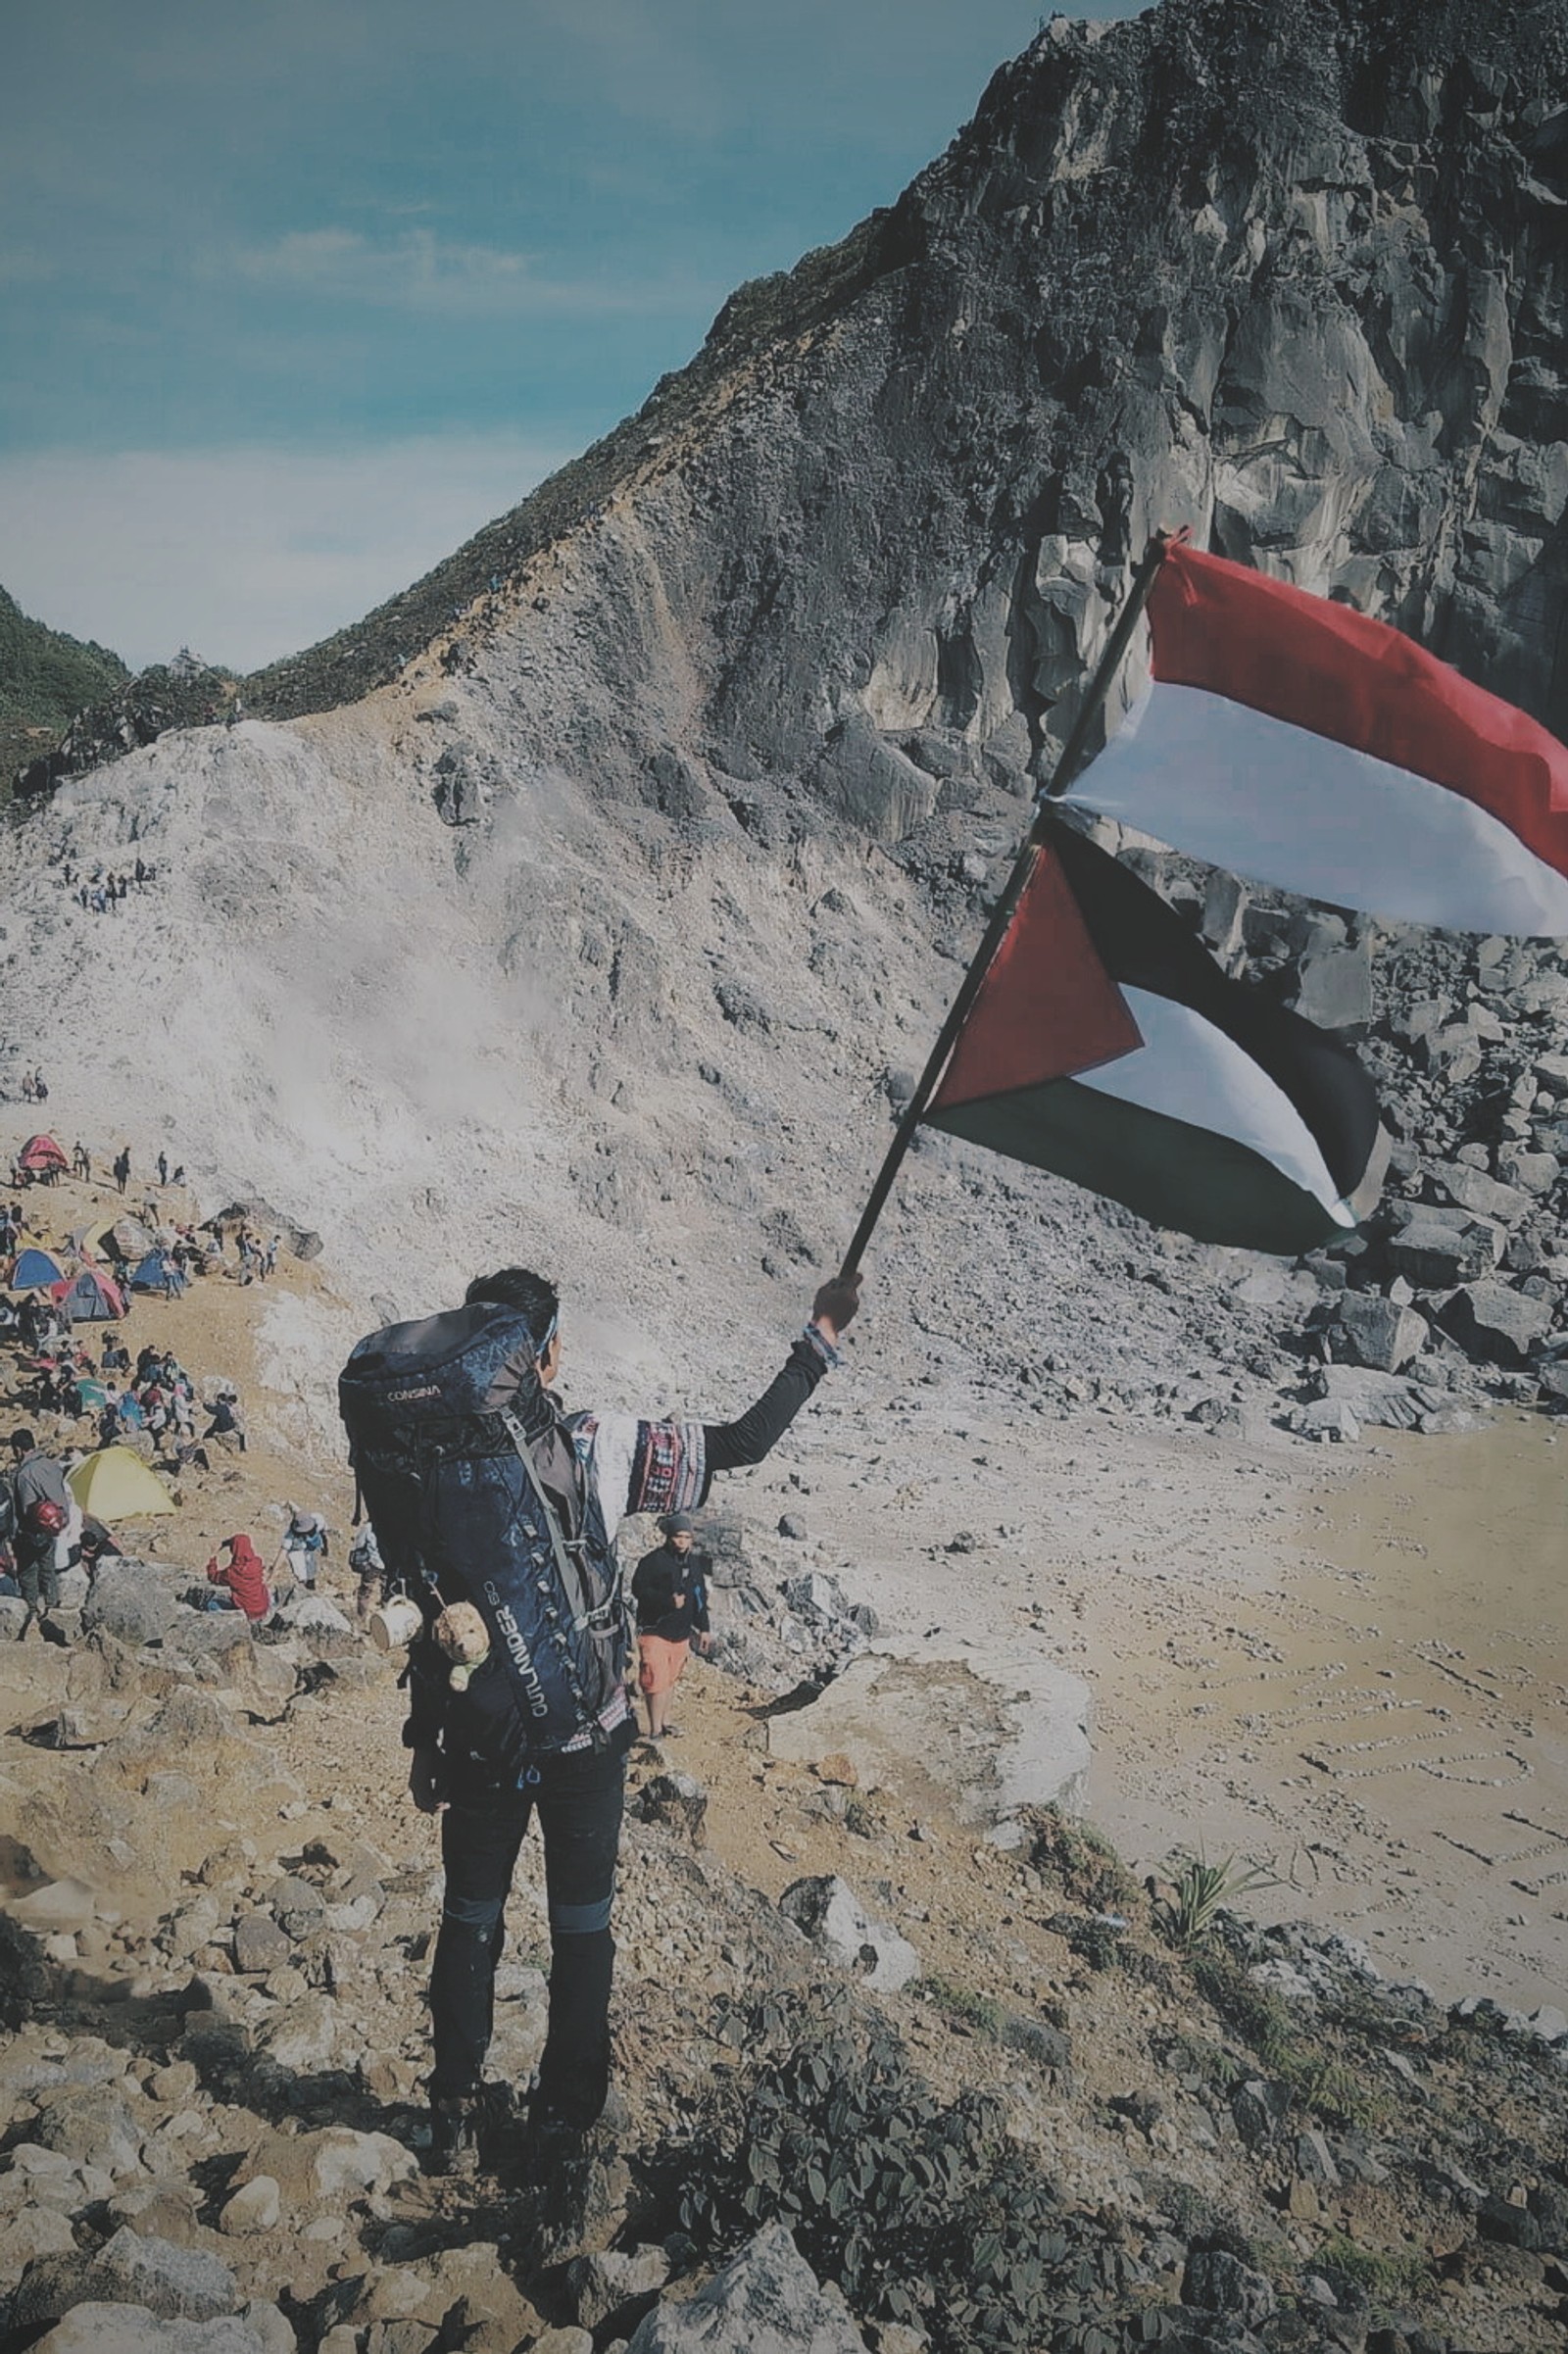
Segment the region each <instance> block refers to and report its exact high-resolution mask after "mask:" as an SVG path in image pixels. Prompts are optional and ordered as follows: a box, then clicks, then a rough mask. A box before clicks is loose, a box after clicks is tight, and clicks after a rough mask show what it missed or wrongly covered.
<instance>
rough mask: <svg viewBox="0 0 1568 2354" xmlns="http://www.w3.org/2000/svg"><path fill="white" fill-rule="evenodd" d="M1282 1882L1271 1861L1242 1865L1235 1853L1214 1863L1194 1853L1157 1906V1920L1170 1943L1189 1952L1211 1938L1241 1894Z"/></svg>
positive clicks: (1180, 1949) (1275, 1886) (1248, 1894)
mask: <svg viewBox="0 0 1568 2354" xmlns="http://www.w3.org/2000/svg"><path fill="white" fill-rule="evenodd" d="M1279 1886H1280V1876H1279V1874H1278V1873H1277V1872H1275V1871H1274V1870H1272V1869H1271V1867H1270V1866H1269V1865H1267V1864H1248V1865H1245V1866H1239V1865H1238V1862H1237V1859H1236V1857H1235V1856H1234V1855H1227V1856H1226V1858H1225V1861H1224V1862H1223V1863H1221V1864H1211V1863H1209V1862H1208V1861H1207V1860H1206V1858H1205V1857H1204V1856H1203V1855H1202V1854H1201V1853H1200V1854H1198V1855H1191V1856H1188V1857H1187V1859H1186V1861H1185V1862H1184V1863H1183V1865H1182V1868H1181V1870H1180V1871H1179V1872H1178V1873H1177V1875H1176V1883H1175V1888H1174V1890H1173V1892H1172V1894H1171V1895H1170V1896H1168V1897H1166V1898H1165V1899H1163V1900H1162V1902H1161V1903H1160V1904H1159V1905H1158V1906H1157V1907H1156V1909H1155V1920H1156V1922H1157V1924H1158V1927H1159V1929H1160V1932H1161V1934H1162V1935H1163V1936H1164V1937H1166V1939H1167V1940H1168V1941H1169V1943H1171V1944H1172V1945H1174V1946H1175V1947H1176V1948H1177V1949H1178V1951H1180V1952H1182V1953H1187V1952H1190V1951H1191V1949H1192V1948H1193V1947H1194V1946H1195V1945H1206V1944H1208V1943H1209V1942H1210V1940H1211V1939H1212V1937H1213V1936H1214V1933H1215V1931H1216V1930H1217V1929H1218V1927H1219V1924H1220V1916H1221V1915H1222V1914H1223V1913H1226V1912H1229V1911H1231V1910H1233V1909H1234V1907H1235V1905H1236V1903H1237V1901H1238V1899H1239V1898H1241V1897H1243V1896H1250V1895H1252V1894H1254V1893H1255V1892H1256V1890H1257V1889H1259V1888H1278V1887H1279Z"/></svg>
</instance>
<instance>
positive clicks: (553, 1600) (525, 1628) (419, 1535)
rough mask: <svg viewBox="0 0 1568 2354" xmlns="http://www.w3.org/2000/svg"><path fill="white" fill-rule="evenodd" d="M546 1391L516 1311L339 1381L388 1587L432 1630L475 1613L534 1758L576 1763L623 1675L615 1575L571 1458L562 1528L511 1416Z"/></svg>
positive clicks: (413, 1340)
mask: <svg viewBox="0 0 1568 2354" xmlns="http://www.w3.org/2000/svg"><path fill="white" fill-rule="evenodd" d="M519 1385H520V1387H521V1389H522V1391H523V1392H524V1394H526V1393H527V1392H528V1391H529V1390H536V1385H537V1375H536V1373H535V1370H534V1353H533V1341H532V1337H531V1335H530V1333H529V1331H528V1327H527V1324H526V1322H525V1321H524V1319H523V1318H522V1317H520V1316H519V1315H517V1313H516V1312H515V1309H512V1308H509V1307H504V1306H501V1305H500V1304H498V1303H496V1302H492V1301H488V1300H484V1301H479V1302H477V1303H476V1304H475V1305H473V1306H471V1307H461V1308H454V1309H452V1310H451V1311H450V1312H449V1313H448V1314H446V1315H441V1316H426V1317H423V1318H421V1319H420V1320H419V1321H418V1322H417V1323H413V1324H392V1325H388V1326H387V1328H386V1330H385V1331H383V1332H376V1333H371V1334H369V1335H368V1338H367V1339H365V1340H363V1341H361V1342H360V1344H359V1346H358V1348H357V1349H355V1350H354V1352H353V1354H352V1356H351V1357H350V1358H349V1361H348V1363H347V1364H346V1365H345V1366H344V1368H343V1371H342V1374H341V1375H340V1376H339V1380H338V1405H339V1410H340V1412H341V1413H342V1416H343V1421H344V1425H345V1427H346V1429H347V1431H348V1435H349V1459H350V1461H351V1463H352V1464H353V1466H354V1471H355V1476H356V1478H357V1479H358V1481H359V1487H360V1496H361V1499H362V1502H363V1505H364V1508H365V1511H366V1513H367V1515H368V1518H369V1520H370V1522H371V1523H372V1525H373V1527H374V1529H375V1533H376V1537H377V1539H378V1540H379V1543H380V1546H381V1558H382V1560H383V1561H384V1562H385V1564H386V1569H387V1575H388V1579H389V1581H390V1582H391V1583H392V1584H393V1585H394V1586H396V1585H403V1586H406V1587H407V1588H408V1590H409V1592H410V1593H411V1594H412V1595H413V1596H414V1598H415V1599H416V1600H417V1601H418V1603H419V1604H420V1607H421V1608H422V1610H423V1611H424V1615H425V1626H426V1640H427V1641H428V1631H429V1628H430V1627H431V1626H432V1625H433V1623H434V1620H435V1618H436V1617H437V1616H438V1615H439V1613H440V1611H441V1609H442V1607H443V1606H444V1605H446V1604H450V1603H453V1602H459V1601H464V1602H471V1603H472V1604H473V1605H474V1606H475V1608H476V1609H477V1610H478V1611H479V1613H480V1615H481V1617H482V1618H483V1619H484V1622H485V1625H486V1627H487V1629H488V1631H489V1635H490V1644H491V1650H492V1653H493V1654H494V1655H495V1657H496V1658H497V1659H498V1660H500V1661H501V1662H502V1664H503V1665H504V1667H505V1669H506V1671H507V1673H508V1675H509V1676H510V1679H511V1684H512V1690H513V1694H514V1697H515V1702H516V1714H517V1718H518V1721H519V1723H520V1726H521V1730H522V1739H523V1742H524V1745H525V1746H526V1748H528V1749H529V1750H531V1751H549V1750H553V1749H561V1748H564V1747H565V1746H566V1744H567V1743H568V1742H569V1741H573V1740H575V1739H576V1738H577V1737H578V1736H580V1735H583V1734H586V1735H587V1736H588V1738H589V1740H590V1741H593V1742H595V1743H597V1742H598V1741H600V1740H601V1739H602V1738H603V1736H602V1735H601V1732H600V1726H599V1718H600V1715H601V1713H602V1712H603V1711H604V1710H605V1708H606V1707H607V1706H608V1704H609V1702H610V1701H611V1700H612V1699H613V1696H614V1693H615V1691H616V1689H617V1687H618V1686H619V1684H620V1681H621V1678H622V1676H623V1674H624V1671H625V1664H626V1650H627V1634H626V1610H625V1603H624V1599H623V1596H622V1594H621V1583H620V1574H619V1570H618V1568H617V1566H616V1563H615V1558H614V1551H613V1546H612V1545H611V1543H610V1541H609V1538H608V1536H607V1534H606V1530H605V1525H604V1518H603V1515H602V1513H601V1511H600V1509H599V1504H598V1500H597V1498H596V1496H594V1493H593V1488H592V1484H591V1482H588V1481H586V1480H585V1479H584V1478H583V1475H582V1473H581V1470H580V1468H578V1467H577V1464H576V1457H575V1454H573V1458H572V1460H573V1467H574V1471H575V1473H576V1477H577V1481H578V1487H579V1496H580V1501H581V1506H582V1509H581V1512H580V1514H579V1515H578V1518H579V1521H580V1526H579V1529H578V1532H577V1534H576V1535H575V1536H572V1535H570V1534H569V1532H568V1531H567V1530H565V1529H564V1528H563V1526H562V1524H561V1520H560V1516H559V1514H558V1513H557V1512H556V1510H555V1508H554V1506H553V1505H552V1504H551V1502H550V1499H549V1497H548V1496H547V1495H546V1493H545V1490H544V1488H543V1486H542V1484H541V1482H540V1479H539V1476H538V1473H537V1471H536V1470H535V1467H534V1462H533V1457H532V1454H531V1453H530V1451H529V1447H528V1441H527V1438H526V1436H525V1434H524V1431H523V1426H522V1423H521V1421H520V1420H519V1419H518V1416H517V1415H516V1413H515V1411H514V1410H513V1409H512V1406H511V1405H510V1404H505V1403H504V1404H501V1405H499V1406H497V1405H495V1404H493V1403H492V1402H491V1401H492V1399H494V1398H502V1399H509V1398H512V1397H513V1396H514V1395H515V1392H516V1391H517V1390H518V1388H519Z"/></svg>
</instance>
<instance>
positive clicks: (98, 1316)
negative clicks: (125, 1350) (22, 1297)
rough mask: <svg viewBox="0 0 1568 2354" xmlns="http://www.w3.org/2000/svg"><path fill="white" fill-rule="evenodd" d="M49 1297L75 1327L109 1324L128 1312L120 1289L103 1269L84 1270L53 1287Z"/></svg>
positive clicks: (50, 1289)
mask: <svg viewBox="0 0 1568 2354" xmlns="http://www.w3.org/2000/svg"><path fill="white" fill-rule="evenodd" d="M49 1297H50V1299H51V1300H59V1302H60V1304H61V1306H62V1307H63V1308H64V1309H65V1311H66V1314H67V1316H68V1317H69V1318H70V1320H71V1322H72V1323H73V1324H96V1323H106V1322H107V1321H108V1319H109V1318H110V1317H111V1316H123V1314H124V1312H125V1302H124V1299H123V1295H122V1293H121V1290H120V1286H119V1285H118V1284H117V1283H116V1282H115V1281H114V1279H113V1278H112V1277H111V1276H108V1275H106V1274H105V1273H104V1271H103V1269H102V1267H83V1268H82V1270H81V1273H80V1274H79V1275H72V1276H68V1278H67V1279H66V1281H65V1282H64V1283H53V1284H51V1285H50V1286H49Z"/></svg>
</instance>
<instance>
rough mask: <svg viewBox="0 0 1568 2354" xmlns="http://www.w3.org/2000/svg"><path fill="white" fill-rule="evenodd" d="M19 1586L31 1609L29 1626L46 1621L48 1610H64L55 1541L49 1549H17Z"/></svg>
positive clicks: (49, 1545)
mask: <svg viewBox="0 0 1568 2354" xmlns="http://www.w3.org/2000/svg"><path fill="white" fill-rule="evenodd" d="M17 1584H18V1585H19V1586H20V1587H21V1589H22V1598H23V1600H24V1601H25V1603H26V1605H27V1614H28V1615H27V1625H28V1626H30V1625H31V1624H32V1621H33V1619H35V1618H40V1617H42V1615H43V1613H44V1611H46V1610H58V1609H59V1607H60V1572H59V1570H58V1569H56V1567H55V1541H54V1539H53V1538H52V1537H51V1538H50V1539H49V1542H48V1544H47V1545H32V1546H26V1545H18V1547H17Z"/></svg>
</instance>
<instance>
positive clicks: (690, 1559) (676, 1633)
mask: <svg viewBox="0 0 1568 2354" xmlns="http://www.w3.org/2000/svg"><path fill="white" fill-rule="evenodd" d="M708 1568H709V1556H708V1555H707V1554H706V1553H703V1552H699V1550H698V1548H697V1546H696V1545H693V1546H692V1547H691V1548H690V1550H689V1551H687V1552H684V1553H678V1552H677V1551H676V1550H675V1547H674V1546H673V1545H660V1546H659V1547H658V1549H657V1551H655V1552H651V1553H644V1555H643V1557H642V1559H641V1560H640V1561H639V1562H638V1564H637V1566H636V1568H635V1569H634V1570H633V1571H632V1578H631V1591H632V1597H633V1599H634V1600H635V1602H636V1604H637V1632H638V1634H639V1635H657V1636H658V1637H659V1638H660V1640H661V1641H662V1642H663V1643H685V1642H686V1641H687V1640H688V1639H689V1638H690V1637H691V1636H693V1635H706V1634H707V1633H708V1580H707V1571H708ZM677 1595H678V1596H679V1599H678V1600H677V1599H676V1596H677Z"/></svg>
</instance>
